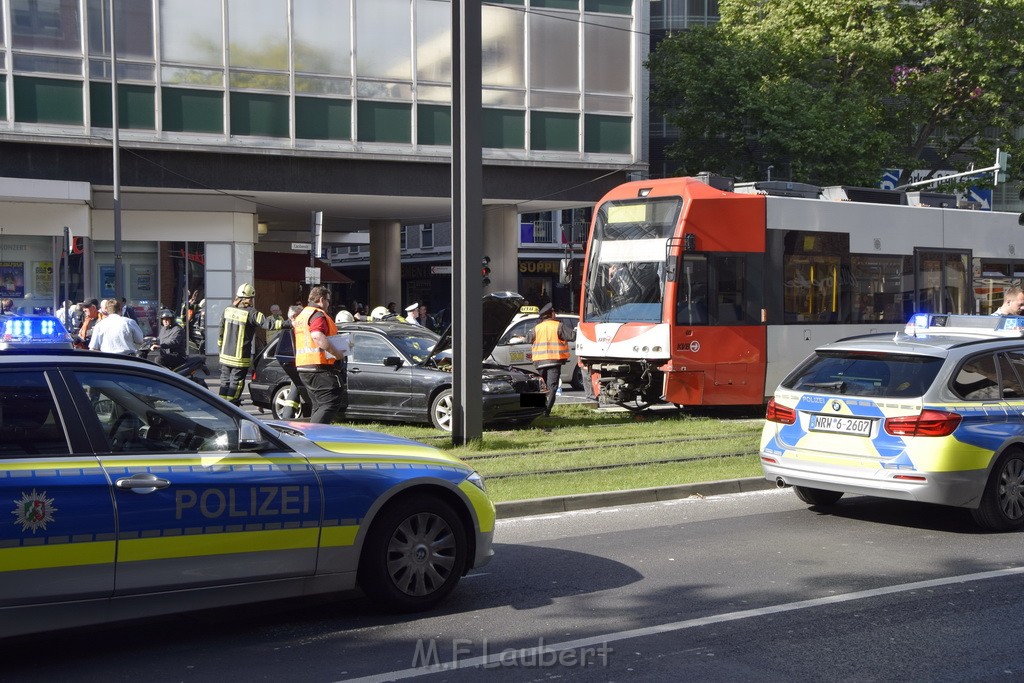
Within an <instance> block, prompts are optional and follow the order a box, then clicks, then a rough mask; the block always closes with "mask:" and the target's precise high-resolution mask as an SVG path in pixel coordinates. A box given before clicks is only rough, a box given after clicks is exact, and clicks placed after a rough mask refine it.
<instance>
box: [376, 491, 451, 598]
mask: <svg viewBox="0 0 1024 683" xmlns="http://www.w3.org/2000/svg"><path fill="white" fill-rule="evenodd" d="M468 552H469V542H468V541H467V536H466V528H465V526H464V524H463V522H462V520H461V519H460V518H459V515H458V514H457V513H456V512H455V510H454V509H452V507H451V506H450V505H449V504H448V503H446V502H445V501H443V500H441V499H439V498H437V497H435V496H431V495H425V494H419V495H415V496H411V497H409V498H406V499H404V500H400V501H398V502H396V503H394V504H393V505H390V506H388V507H386V508H385V509H384V510H383V511H382V512H381V513H380V515H379V516H378V517H377V519H376V520H374V522H373V525H372V526H371V527H370V530H369V533H368V534H367V538H366V544H365V545H364V547H363V554H362V558H361V559H360V562H359V584H360V586H362V588H363V590H364V591H366V593H367V595H369V596H370V597H371V598H372V599H374V600H375V601H377V602H379V603H380V604H381V605H382V606H384V607H385V608H386V609H390V610H395V611H401V612H415V611H419V610H424V609H429V608H430V607H433V606H434V605H435V604H437V603H438V602H439V601H440V600H442V599H443V598H444V597H445V596H447V595H448V594H449V593H451V592H452V590H453V589H454V588H455V585H456V584H457V583H458V582H459V579H460V578H461V577H462V574H463V572H464V571H465V568H466V558H467V553H468Z"/></svg>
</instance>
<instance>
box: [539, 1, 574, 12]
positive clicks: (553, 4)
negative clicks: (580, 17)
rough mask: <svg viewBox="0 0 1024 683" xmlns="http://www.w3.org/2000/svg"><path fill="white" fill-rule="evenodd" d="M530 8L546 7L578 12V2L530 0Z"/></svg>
mask: <svg viewBox="0 0 1024 683" xmlns="http://www.w3.org/2000/svg"><path fill="white" fill-rule="evenodd" d="M530 7H546V8H547V9H571V10H577V11H578V10H579V8H580V3H579V0H531V2H530Z"/></svg>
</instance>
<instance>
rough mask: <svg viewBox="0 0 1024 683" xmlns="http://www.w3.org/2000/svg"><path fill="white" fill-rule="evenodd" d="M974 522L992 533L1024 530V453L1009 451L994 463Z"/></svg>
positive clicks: (974, 514) (973, 511) (974, 513)
mask: <svg viewBox="0 0 1024 683" xmlns="http://www.w3.org/2000/svg"><path fill="white" fill-rule="evenodd" d="M971 514H972V515H973V516H974V521H975V522H977V523H978V525H979V526H982V527H984V528H986V529H991V530H993V531H1010V530H1012V529H1020V528H1021V527H1024V451H1020V450H1016V449H1014V450H1009V451H1006V452H1004V453H1003V454H1002V455H1001V456H999V459H998V460H997V461H996V464H995V467H993V468H992V473H991V474H990V475H989V477H988V482H987V483H986V484H985V492H984V493H983V494H982V496H981V505H979V506H978V507H977V509H974V510H971Z"/></svg>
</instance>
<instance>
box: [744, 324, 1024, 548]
mask: <svg viewBox="0 0 1024 683" xmlns="http://www.w3.org/2000/svg"><path fill="white" fill-rule="evenodd" d="M1022 334H1024V318H1016V317H1010V318H1000V317H994V316H965V315H936V314H919V315H915V316H914V317H913V318H912V319H911V321H910V322H909V323H908V325H907V326H906V329H905V330H904V331H902V332H899V333H897V334H896V335H895V337H894V336H893V335H891V334H889V335H869V336H863V337H855V338H850V339H845V340H840V341H838V342H835V343H831V344H826V345H824V346H821V347H819V348H818V349H817V350H816V351H815V352H814V354H812V355H811V356H810V357H809V358H807V359H806V360H805V361H804V362H803V363H802V364H801V365H799V366H798V367H797V368H796V369H795V370H793V372H791V373H790V374H789V375H788V376H787V377H786V378H785V379H784V380H783V381H782V383H781V384H780V386H779V388H778V389H777V391H776V392H775V396H774V398H773V399H771V401H769V404H768V408H767V414H766V422H765V426H764V431H763V433H762V436H761V449H760V451H761V465H762V467H763V469H764V474H765V477H766V478H768V479H770V480H773V481H776V482H777V483H778V484H779V485H780V486H793V488H794V490H795V492H796V494H797V496H798V497H799V498H800V499H801V500H803V501H804V502H806V503H809V504H811V505H831V504H833V503H835V502H837V501H838V500H839V499H840V497H841V496H842V495H843V494H844V493H859V494H866V495H869V496H880V497H884V498H897V499H903V500H911V501H920V502H925V503H938V504H941V505H951V506H958V507H964V508H969V509H970V510H971V513H972V514H973V516H974V519H975V521H976V522H977V523H978V524H979V525H980V526H982V527H984V528H987V529H993V530H1011V529H1019V528H1022V527H1024V336H1022Z"/></svg>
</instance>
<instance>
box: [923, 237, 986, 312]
mask: <svg viewBox="0 0 1024 683" xmlns="http://www.w3.org/2000/svg"><path fill="white" fill-rule="evenodd" d="M916 252H917V253H916V257H917V264H918V266H917V282H918V283H919V284H918V300H917V306H916V310H917V311H918V312H928V313H974V298H973V294H972V295H970V296H969V295H968V292H969V291H970V290H969V288H968V283H967V274H968V273H969V272H970V268H969V266H968V262H969V258H970V254H969V253H968V252H953V251H930V250H924V249H918V250H916Z"/></svg>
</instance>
